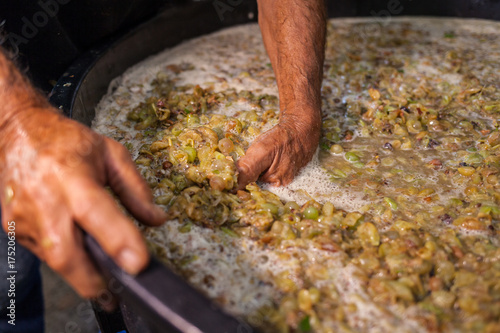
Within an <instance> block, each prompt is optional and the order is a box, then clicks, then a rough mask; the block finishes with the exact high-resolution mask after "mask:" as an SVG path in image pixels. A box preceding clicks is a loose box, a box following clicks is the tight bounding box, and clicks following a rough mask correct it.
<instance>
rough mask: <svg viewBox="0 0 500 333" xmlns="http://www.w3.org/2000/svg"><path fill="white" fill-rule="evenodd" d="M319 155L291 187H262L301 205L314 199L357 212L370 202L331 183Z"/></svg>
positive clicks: (360, 195) (360, 194)
mask: <svg viewBox="0 0 500 333" xmlns="http://www.w3.org/2000/svg"><path fill="white" fill-rule="evenodd" d="M318 153H319V150H318V151H316V154H315V155H314V157H313V159H312V160H311V162H309V164H307V165H306V166H305V167H304V168H302V170H301V171H300V173H299V174H298V175H297V176H296V177H295V179H294V180H293V182H292V183H290V184H289V185H287V186H279V187H276V186H272V185H270V184H260V185H261V186H262V187H263V188H264V189H265V190H268V191H270V192H273V193H274V194H276V195H278V196H279V197H280V198H281V199H282V200H285V201H295V202H297V203H298V204H299V205H303V204H304V203H306V202H307V201H309V200H311V199H314V200H316V201H318V202H319V203H322V204H323V203H325V202H327V201H330V202H331V203H333V205H334V206H335V207H336V208H340V209H344V210H348V211H357V210H360V209H361V207H363V206H364V205H366V204H368V203H369V201H367V200H364V199H363V198H362V197H363V194H362V193H356V192H354V191H346V189H345V188H344V187H341V186H338V185H337V184H335V183H334V182H332V181H331V179H330V178H331V176H330V175H329V174H328V172H326V170H325V169H324V168H323V167H321V165H320V162H319V159H318Z"/></svg>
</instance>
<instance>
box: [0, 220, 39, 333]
mask: <svg viewBox="0 0 500 333" xmlns="http://www.w3.org/2000/svg"><path fill="white" fill-rule="evenodd" d="M0 216H1V211H0ZM7 247H8V238H7V235H6V234H5V232H4V231H3V229H2V228H0V306H1V307H0V333H18V332H19V333H42V332H43V331H44V321H43V295H42V280H41V276H40V261H39V260H38V258H36V257H35V256H34V255H33V254H32V253H31V252H30V251H28V250H27V249H25V248H24V247H22V246H21V245H19V244H18V243H16V251H15V260H16V261H15V271H17V274H16V275H15V281H16V284H15V286H16V290H15V297H12V298H10V297H9V296H8V292H9V285H10V283H9V281H8V280H7V278H8V277H9V276H10V274H7V272H8V271H10V270H11V269H9V267H8V264H7ZM10 299H15V324H16V325H15V326H14V325H11V324H9V323H8V321H9V320H10V319H11V318H9V317H8V316H7V315H8V314H9V313H10V310H9V309H7V306H9V304H10V303H9V302H10Z"/></svg>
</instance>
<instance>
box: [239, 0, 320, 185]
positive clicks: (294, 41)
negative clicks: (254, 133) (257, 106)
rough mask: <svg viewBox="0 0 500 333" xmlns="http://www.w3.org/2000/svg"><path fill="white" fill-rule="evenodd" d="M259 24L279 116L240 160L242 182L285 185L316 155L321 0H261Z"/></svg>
mask: <svg viewBox="0 0 500 333" xmlns="http://www.w3.org/2000/svg"><path fill="white" fill-rule="evenodd" d="M258 5H259V25H260V30H261V32H262V37H263V39H264V44H265V46H266V50H267V53H268V55H269V58H270V59H271V64H272V66H273V69H274V74H275V76H276V81H277V84H278V90H279V97H280V109H281V114H280V121H279V124H278V125H277V126H276V127H275V128H273V129H272V130H270V131H268V132H266V133H264V134H263V135H261V136H260V137H259V138H257V140H256V141H255V142H254V143H253V144H252V145H251V146H250V148H248V150H247V152H246V155H245V156H244V157H242V158H241V159H240V160H239V161H238V170H239V179H238V183H239V187H240V188H244V187H245V185H246V184H248V183H249V182H252V181H255V180H257V178H259V175H261V179H262V180H263V181H266V182H270V183H273V184H274V185H287V184H288V183H290V182H291V181H292V180H293V178H294V177H295V175H296V174H297V173H298V172H299V170H300V169H301V168H302V167H303V166H305V165H306V164H307V163H308V162H309V161H310V160H311V158H312V157H313V155H314V153H315V152H316V149H317V147H318V142H319V135H320V129H321V91H320V90H321V80H322V75H323V61H324V52H325V34H326V31H325V29H326V12H325V6H324V1H323V0H312V1H300V0H259V1H258Z"/></svg>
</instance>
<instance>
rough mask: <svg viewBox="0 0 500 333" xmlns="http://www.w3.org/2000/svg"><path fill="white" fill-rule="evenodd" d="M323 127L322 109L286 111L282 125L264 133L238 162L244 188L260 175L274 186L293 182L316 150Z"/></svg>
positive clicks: (240, 179)
mask: <svg viewBox="0 0 500 333" xmlns="http://www.w3.org/2000/svg"><path fill="white" fill-rule="evenodd" d="M311 115H317V116H316V117H310V116H311ZM320 129H321V117H320V112H319V110H311V111H305V110H300V112H299V113H298V115H294V114H288V113H285V114H282V116H281V119H280V121H279V123H278V125H276V126H275V127H274V128H272V129H271V130H269V131H268V132H266V133H264V134H262V135H260V136H259V137H258V138H257V140H256V141H255V142H254V143H253V144H252V145H251V146H250V148H248V150H247V152H246V155H245V156H243V157H242V158H240V160H239V161H238V172H239V174H240V176H239V179H238V181H239V184H240V189H242V188H244V186H245V185H246V184H248V183H251V182H254V181H256V180H257V179H258V178H259V176H260V179H261V180H262V181H264V182H268V183H271V184H272V185H274V186H280V185H286V184H288V183H290V182H291V181H292V180H293V178H294V177H295V175H297V173H298V172H299V170H300V169H301V168H302V167H303V166H305V165H306V164H307V163H308V162H309V161H310V160H311V159H312V157H313V155H314V153H315V152H316V148H317V147H318V143H319V135H320Z"/></svg>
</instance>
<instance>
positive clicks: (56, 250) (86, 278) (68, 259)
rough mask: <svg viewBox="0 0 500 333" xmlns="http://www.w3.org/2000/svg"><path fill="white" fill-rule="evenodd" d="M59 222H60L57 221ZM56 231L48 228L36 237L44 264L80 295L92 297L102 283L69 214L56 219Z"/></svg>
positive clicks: (103, 285)
mask: <svg viewBox="0 0 500 333" xmlns="http://www.w3.org/2000/svg"><path fill="white" fill-rule="evenodd" d="M61 222H63V223H61ZM54 225H57V230H54V229H49V230H46V232H45V233H44V234H43V235H42V239H41V240H39V245H38V247H39V248H38V250H37V251H36V252H42V253H43V257H44V259H45V261H46V263H47V265H48V266H49V267H50V268H52V269H53V270H54V271H55V272H57V273H58V274H59V275H61V276H62V277H63V278H64V280H66V282H67V283H68V284H69V285H71V286H72V287H73V289H75V291H76V292H77V293H78V294H79V295H80V296H82V297H84V298H94V297H97V296H99V294H100V293H102V291H103V290H105V286H106V285H105V282H104V279H103V277H102V276H101V274H100V273H99V272H98V271H97V269H96V268H95V266H94V264H93V263H92V261H91V259H90V258H89V256H88V255H87V253H86V252H85V250H84V247H83V237H82V234H81V231H80V230H79V229H77V228H76V227H75V224H74V223H73V221H71V220H70V217H69V216H68V217H67V220H66V221H61V220H58V221H57V222H56V223H54Z"/></svg>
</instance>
